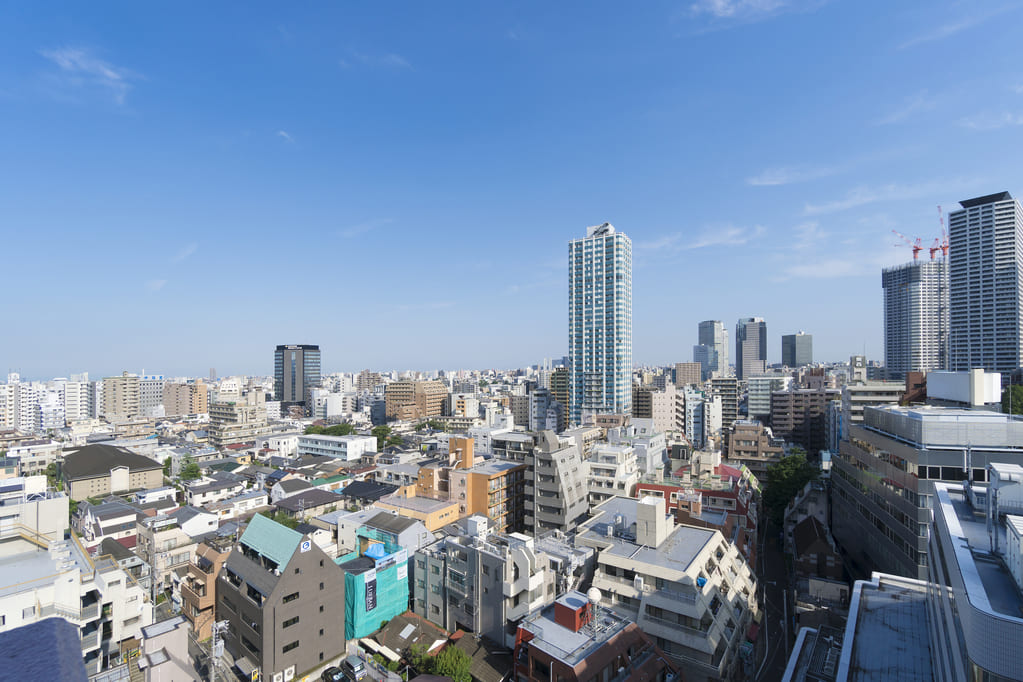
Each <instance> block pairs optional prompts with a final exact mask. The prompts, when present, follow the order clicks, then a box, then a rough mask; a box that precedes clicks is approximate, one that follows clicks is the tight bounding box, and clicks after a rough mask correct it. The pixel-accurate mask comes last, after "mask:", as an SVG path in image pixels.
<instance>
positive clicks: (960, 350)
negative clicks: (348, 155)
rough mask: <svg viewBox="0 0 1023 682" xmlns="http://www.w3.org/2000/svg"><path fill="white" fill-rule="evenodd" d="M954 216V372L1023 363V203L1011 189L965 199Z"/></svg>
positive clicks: (1005, 368)
mask: <svg viewBox="0 0 1023 682" xmlns="http://www.w3.org/2000/svg"><path fill="white" fill-rule="evenodd" d="M959 205H960V206H962V209H961V210H959V211H953V212H951V213H949V215H948V238H949V256H948V257H949V265H948V273H949V348H950V351H951V360H952V362H951V364H952V370H953V371H964V370H968V369H975V368H984V369H985V370H987V371H989V372H1001V373H1002V377H1004V378H1006V379H1008V376H1009V374H1010V373H1011V372H1012V371H1013V370H1015V369H1018V368H1019V367H1020V365H1023V207H1021V206H1020V203H1019V201H1017V200H1015V199H1013V198H1012V196H1011V195H1010V194H1009V193H1008V192H999V193H997V194H989V195H988V196H984V197H977V198H976V199H967V200H966V201H960V202H959Z"/></svg>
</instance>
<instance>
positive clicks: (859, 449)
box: [831, 405, 1023, 579]
mask: <svg viewBox="0 0 1023 682" xmlns="http://www.w3.org/2000/svg"><path fill="white" fill-rule="evenodd" d="M1021 462H1023V418H1020V417H1016V416H1011V415H1005V414H1000V413H996V412H990V411H984V410H962V409H956V408H944V407H930V406H924V407H898V406H894V405H892V406H883V407H868V408H866V409H865V410H864V412H863V423H862V424H860V425H852V426H850V427H849V438H848V440H844V441H842V443H841V444H840V447H839V454H838V456H837V457H833V458H832V468H831V472H832V475H831V480H832V492H833V495H832V505H833V513H832V532H833V533H834V536H835V539H836V540H837V541H838V543H839V544H840V545H841V546H842V548H843V549H844V550H845V551H846V553H847V554H848V556H849V558H850V559H851V561H852V562H853V563H854V565H855V566H856V567H857V568H859V570H860V571H861V572H863V573H867V572H870V571H874V570H878V571H883V572H885V573H892V574H896V575H905V576H909V577H911V578H918V579H926V578H927V575H928V564H929V563H930V560H931V558H930V557H929V556H928V531H927V524H928V522H929V521H930V507H931V504H930V502H931V496H932V495H933V491H934V484H935V482H938V481H941V482H947V483H953V484H954V483H961V482H962V481H963V480H964V479H965V478H966V477H967V475H969V476H971V477H972V480H973V481H978V482H983V481H984V480H985V479H986V476H987V473H986V467H987V465H989V464H991V463H1021ZM964 470H965V471H964Z"/></svg>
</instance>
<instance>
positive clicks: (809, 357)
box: [781, 332, 813, 367]
mask: <svg viewBox="0 0 1023 682" xmlns="http://www.w3.org/2000/svg"><path fill="white" fill-rule="evenodd" d="M781 364H783V365H785V366H786V367H804V366H806V365H812V364H813V335H812V334H807V333H805V332H799V333H798V334H784V335H783V336H782V337H781Z"/></svg>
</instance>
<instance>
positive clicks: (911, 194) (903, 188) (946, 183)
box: [803, 178, 979, 216]
mask: <svg viewBox="0 0 1023 682" xmlns="http://www.w3.org/2000/svg"><path fill="white" fill-rule="evenodd" d="M977 184H979V179H977V178H973V179H961V178H960V179H952V180H943V181H939V180H936V181H931V182H922V183H918V184H912V185H903V184H898V183H891V184H888V185H881V186H879V187H867V186H861V187H855V188H853V189H851V190H849V191H848V192H847V193H846V195H845V196H844V197H843V198H841V199H836V200H834V201H829V202H825V203H822V204H810V203H807V204H805V205H804V206H803V215H808V216H811V215H822V214H825V213H837V212H839V211H846V210H848V209H850V208H856V207H859V206H866V205H868V204H875V203H880V202H884V201H900V200H905V199H919V198H921V197H925V196H929V195H935V194H941V193H945V192H958V191H962V190H963V189H964V188H966V187H973V186H976V185H977Z"/></svg>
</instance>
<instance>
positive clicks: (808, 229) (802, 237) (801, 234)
mask: <svg viewBox="0 0 1023 682" xmlns="http://www.w3.org/2000/svg"><path fill="white" fill-rule="evenodd" d="M795 232H796V240H795V243H794V244H793V246H794V248H796V249H799V250H800V251H805V250H807V249H812V248H815V247H816V246H818V245H819V244H821V243H822V242H824V241H825V240H827V239H828V238H829V237H830V235H829V233H827V232H825V231H824V230H822V229H821V226H820V223H818V222H817V221H809V222H805V223H802V224H800V225H797V226H796V229H795Z"/></svg>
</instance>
